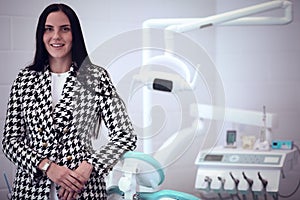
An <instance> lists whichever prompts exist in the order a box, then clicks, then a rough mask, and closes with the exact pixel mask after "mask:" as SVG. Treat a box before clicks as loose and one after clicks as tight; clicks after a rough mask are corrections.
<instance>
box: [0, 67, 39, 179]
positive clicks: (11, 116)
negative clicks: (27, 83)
mask: <svg viewBox="0 0 300 200" xmlns="http://www.w3.org/2000/svg"><path fill="white" fill-rule="evenodd" d="M22 76H23V75H22V72H20V73H19V75H18V77H17V78H16V80H15V81H14V83H13V85H12V87H11V92H10V96H9V101H8V106H7V113H6V120H5V126H4V133H3V140H2V146H3V153H4V154H5V155H6V157H7V158H8V159H9V160H10V161H12V162H13V163H14V164H15V165H16V166H17V167H18V168H21V169H22V170H23V171H24V172H26V173H27V174H29V175H30V176H31V178H32V179H34V178H38V177H39V176H40V175H41V172H40V170H38V168H37V166H38V164H39V162H40V161H41V160H42V155H40V154H38V153H37V152H36V151H34V150H33V149H32V148H31V147H30V146H29V145H28V144H26V134H27V133H26V124H25V120H24V112H23V110H22V96H23V95H22V84H24V82H23V81H22Z"/></svg>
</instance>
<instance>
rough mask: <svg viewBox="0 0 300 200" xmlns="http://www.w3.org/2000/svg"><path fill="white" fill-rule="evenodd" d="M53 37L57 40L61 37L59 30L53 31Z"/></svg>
mask: <svg viewBox="0 0 300 200" xmlns="http://www.w3.org/2000/svg"><path fill="white" fill-rule="evenodd" d="M53 39H56V40H59V39H61V35H60V32H59V31H57V30H56V31H54V35H53Z"/></svg>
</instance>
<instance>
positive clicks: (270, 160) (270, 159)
mask: <svg viewBox="0 0 300 200" xmlns="http://www.w3.org/2000/svg"><path fill="white" fill-rule="evenodd" d="M264 163H279V157H271V156H268V157H265V159H264Z"/></svg>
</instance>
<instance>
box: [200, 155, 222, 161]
mask: <svg viewBox="0 0 300 200" xmlns="http://www.w3.org/2000/svg"><path fill="white" fill-rule="evenodd" d="M222 159H223V155H218V154H207V155H206V156H205V157H204V161H222Z"/></svg>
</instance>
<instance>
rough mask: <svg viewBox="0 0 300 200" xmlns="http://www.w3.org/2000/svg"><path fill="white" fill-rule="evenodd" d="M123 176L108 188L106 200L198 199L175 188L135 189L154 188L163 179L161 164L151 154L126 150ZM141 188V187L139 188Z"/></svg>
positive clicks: (123, 161)
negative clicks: (138, 189) (138, 188)
mask: <svg viewBox="0 0 300 200" xmlns="http://www.w3.org/2000/svg"><path fill="white" fill-rule="evenodd" d="M121 162H122V164H123V165H122V170H123V176H122V177H121V178H120V179H119V182H118V185H113V186H110V187H109V188H108V191H107V193H108V200H121V199H125V200H159V199H164V200H167V199H169V200H171V199H176V200H200V199H199V198H197V197H195V196H193V195H191V194H187V193H184V192H179V191H175V190H157V191H154V192H153V191H152V192H150V191H149V192H147V191H137V186H139V187H142V188H146V189H145V190H147V189H148V190H149V189H156V188H157V187H158V186H160V185H161V184H162V183H163V181H164V180H165V173H164V170H163V169H162V166H161V164H160V163H159V162H158V161H157V160H156V159H155V158H154V157H152V156H150V155H148V154H145V153H142V152H133V151H130V152H127V153H126V154H124V156H123V158H122V161H121ZM141 190H142V189H141Z"/></svg>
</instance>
